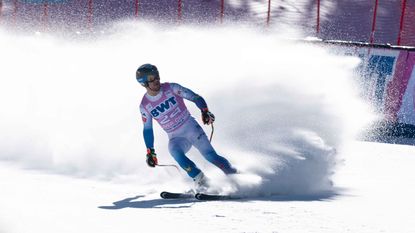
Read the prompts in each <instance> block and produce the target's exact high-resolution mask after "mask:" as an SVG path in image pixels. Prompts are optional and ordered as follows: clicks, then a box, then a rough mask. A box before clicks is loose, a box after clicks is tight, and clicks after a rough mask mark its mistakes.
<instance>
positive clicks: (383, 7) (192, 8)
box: [0, 0, 415, 46]
mask: <svg viewBox="0 0 415 233" xmlns="http://www.w3.org/2000/svg"><path fill="white" fill-rule="evenodd" d="M235 2H239V6H236V5H238V4H236V3H235ZM333 6H334V7H335V9H331V8H333ZM385 12H386V13H385ZM297 15H298V16H297ZM152 17H153V18H158V19H163V20H167V21H172V22H179V23H181V22H189V21H192V20H195V19H198V20H201V21H209V22H216V23H223V22H224V21H225V20H226V19H236V20H238V19H244V20H247V19H248V20H249V19H251V20H255V21H258V22H259V23H260V24H263V25H264V26H272V25H276V24H279V23H287V21H290V20H291V22H288V23H291V24H295V25H301V26H303V27H306V29H307V31H308V32H309V33H310V35H313V36H317V37H319V38H323V39H337V40H346V41H362V42H369V43H390V44H394V45H412V46H415V28H414V27H413V25H414V21H415V1H413V0H397V1H379V0H350V1H335V0H296V1H282V0H258V1H250V0H211V1H200V0H122V1H121V0H120V1H108V0H0V23H1V22H2V21H8V22H11V23H12V24H13V23H15V22H16V21H29V22H35V21H36V22H40V23H41V24H42V25H43V26H45V27H46V26H50V24H54V23H56V22H66V23H71V22H72V24H76V25H78V26H83V27H86V28H89V29H92V28H94V27H95V26H97V25H98V24H100V23H103V22H107V21H110V20H118V19H120V18H135V19H138V20H139V19H147V18H152ZM296 17H298V18H300V20H301V21H302V22H300V23H299V22H298V21H297V19H294V18H296ZM253 18H255V19H253ZM73 22H76V23H73ZM353 34H355V35H353ZM385 34H386V35H385Z"/></svg>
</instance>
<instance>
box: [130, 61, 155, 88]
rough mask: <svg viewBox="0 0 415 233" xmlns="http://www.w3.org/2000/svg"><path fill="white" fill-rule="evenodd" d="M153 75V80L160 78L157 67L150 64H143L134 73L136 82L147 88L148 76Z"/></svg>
mask: <svg viewBox="0 0 415 233" xmlns="http://www.w3.org/2000/svg"><path fill="white" fill-rule="evenodd" d="M149 75H153V76H154V77H155V78H160V76H159V71H158V70H157V67H156V66H155V65H152V64H144V65H141V66H140V67H138V69H137V71H136V72H135V76H136V79H137V82H139V83H140V84H141V85H142V86H144V87H148V76H149Z"/></svg>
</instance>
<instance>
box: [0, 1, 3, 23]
mask: <svg viewBox="0 0 415 233" xmlns="http://www.w3.org/2000/svg"><path fill="white" fill-rule="evenodd" d="M2 10H3V0H0V22H1V11H2Z"/></svg>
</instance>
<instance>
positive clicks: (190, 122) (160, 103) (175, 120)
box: [136, 64, 236, 190]
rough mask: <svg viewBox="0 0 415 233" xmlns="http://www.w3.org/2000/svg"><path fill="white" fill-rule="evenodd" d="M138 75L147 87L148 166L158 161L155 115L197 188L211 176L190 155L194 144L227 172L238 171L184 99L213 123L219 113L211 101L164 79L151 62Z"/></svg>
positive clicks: (142, 108) (143, 104) (144, 108)
mask: <svg viewBox="0 0 415 233" xmlns="http://www.w3.org/2000/svg"><path fill="white" fill-rule="evenodd" d="M136 79H137V81H138V82H139V83H140V84H141V85H142V86H144V87H145V88H146V90H147V92H146V94H144V96H143V99H142V101H141V104H140V111H141V115H142V120H143V124H144V130H143V135H144V142H145V144H146V147H147V155H146V162H147V165H148V166H150V167H155V166H157V165H158V162H157V155H156V153H155V150H154V133H153V119H154V120H156V121H157V122H158V123H159V124H160V126H161V127H162V128H163V129H164V131H166V133H167V134H168V137H169V145H168V146H169V152H170V154H171V155H172V156H173V158H174V159H175V160H176V162H177V163H178V164H179V165H180V167H181V168H182V169H184V170H185V171H186V172H187V174H188V175H189V176H190V177H191V178H192V179H193V180H194V181H195V185H196V189H197V190H203V189H204V190H206V189H207V188H208V179H207V178H206V176H205V175H204V174H203V172H202V171H201V170H200V169H199V168H198V167H197V166H196V165H195V163H193V162H192V161H191V160H190V159H189V158H188V157H187V156H186V153H187V152H188V151H189V150H190V148H191V147H192V146H194V147H195V148H196V149H198V150H199V152H200V153H201V154H202V155H203V157H204V158H205V159H206V160H208V161H209V162H211V163H212V164H214V165H216V166H217V167H218V168H220V169H221V170H222V171H223V172H224V173H225V174H234V173H236V169H235V168H233V167H232V166H231V164H230V163H229V161H228V160H227V159H225V158H224V157H222V156H220V155H218V154H217V153H216V151H215V149H214V148H213V147H212V145H211V144H210V142H209V140H208V138H207V136H206V134H205V132H204V131H203V129H202V127H200V125H199V124H198V123H197V122H196V120H195V119H194V118H193V117H192V116H191V115H190V112H189V111H188V109H187V107H186V105H185V103H184V99H186V100H189V101H192V102H193V103H195V104H196V106H197V107H198V108H199V109H200V110H201V112H202V121H203V123H204V124H206V125H209V124H212V123H213V122H214V121H215V116H214V115H213V114H212V113H211V112H210V111H209V110H208V107H207V104H206V102H205V100H204V99H203V98H202V97H201V96H199V95H197V94H195V93H194V92H193V91H191V90H190V89H187V88H185V87H182V86H181V85H179V84H177V83H160V76H159V72H158V70H157V67H156V66H154V65H151V64H144V65H142V66H140V67H139V68H138V69H137V72H136Z"/></svg>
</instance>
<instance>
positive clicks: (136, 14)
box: [135, 0, 139, 18]
mask: <svg viewBox="0 0 415 233" xmlns="http://www.w3.org/2000/svg"><path fill="white" fill-rule="evenodd" d="M138 7H139V2H138V0H135V17H136V18H138Z"/></svg>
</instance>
